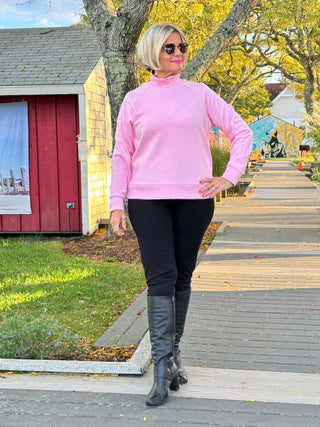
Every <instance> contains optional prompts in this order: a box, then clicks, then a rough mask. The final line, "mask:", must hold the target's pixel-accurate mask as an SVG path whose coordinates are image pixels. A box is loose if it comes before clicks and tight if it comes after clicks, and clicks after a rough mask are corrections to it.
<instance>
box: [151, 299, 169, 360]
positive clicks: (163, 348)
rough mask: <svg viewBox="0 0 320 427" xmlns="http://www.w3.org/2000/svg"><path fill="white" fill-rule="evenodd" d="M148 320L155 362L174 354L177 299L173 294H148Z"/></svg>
mask: <svg viewBox="0 0 320 427" xmlns="http://www.w3.org/2000/svg"><path fill="white" fill-rule="evenodd" d="M147 303H148V321H149V332H150V343H151V354H152V358H153V361H154V363H157V362H158V361H159V360H160V359H161V358H163V357H165V356H172V355H173V347H174V339H175V301H174V297H172V296H148V297H147Z"/></svg>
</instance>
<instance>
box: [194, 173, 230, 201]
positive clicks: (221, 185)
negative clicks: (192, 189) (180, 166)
mask: <svg viewBox="0 0 320 427" xmlns="http://www.w3.org/2000/svg"><path fill="white" fill-rule="evenodd" d="M200 184H205V185H204V186H203V187H202V188H201V190H200V194H202V197H204V198H205V197H208V198H209V199H212V198H213V197H214V196H216V195H217V194H218V193H220V191H223V190H227V189H228V188H231V187H232V186H233V184H232V182H230V181H228V180H227V179H225V178H223V177H222V176H214V177H212V178H204V179H202V180H201V181H200Z"/></svg>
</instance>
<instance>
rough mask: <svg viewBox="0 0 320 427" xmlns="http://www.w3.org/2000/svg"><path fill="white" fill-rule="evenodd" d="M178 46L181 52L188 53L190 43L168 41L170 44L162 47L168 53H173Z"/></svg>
mask: <svg viewBox="0 0 320 427" xmlns="http://www.w3.org/2000/svg"><path fill="white" fill-rule="evenodd" d="M176 46H177V48H178V49H179V50H180V52H181V53H186V51H187V50H188V46H189V45H188V43H179V44H174V43H168V44H165V45H164V46H162V48H163V49H164V50H165V51H166V53H167V54H168V55H172V54H173V53H174V51H175V48H176Z"/></svg>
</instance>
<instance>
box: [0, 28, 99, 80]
mask: <svg viewBox="0 0 320 427" xmlns="http://www.w3.org/2000/svg"><path fill="white" fill-rule="evenodd" d="M100 57H101V51H100V47H99V43H98V41H97V39H96V38H95V35H94V32H93V31H92V29H91V28H89V27H84V26H76V27H54V28H23V29H21V28H19V29H18V28H17V29H0V86H16V85H17V86H21V85H22V86H23V85H66V84H67V85H70V84H83V83H85V82H86V80H87V78H88V76H89V75H90V73H91V72H92V70H93V69H94V67H95V66H96V64H97V62H98V60H99V58H100Z"/></svg>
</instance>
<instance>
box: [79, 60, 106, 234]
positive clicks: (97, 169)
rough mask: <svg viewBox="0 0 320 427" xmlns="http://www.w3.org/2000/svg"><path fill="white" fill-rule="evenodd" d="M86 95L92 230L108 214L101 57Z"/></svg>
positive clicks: (85, 88)
mask: <svg viewBox="0 0 320 427" xmlns="http://www.w3.org/2000/svg"><path fill="white" fill-rule="evenodd" d="M84 91H85V96H86V131H87V173H88V216H89V218H88V224H89V233H92V232H93V231H94V230H95V229H96V228H97V227H98V226H99V224H100V221H101V220H102V219H107V218H109V198H108V192H109V184H110V176H111V159H110V157H109V153H111V152H112V136H111V120H110V110H109V108H110V107H109V100H108V96H107V88H106V78H105V70H104V65H103V61H102V59H101V60H100V61H99V62H98V64H97V66H96V67H95V69H94V70H93V72H92V73H91V74H90V76H89V78H88V80H87V82H86V84H85V85H84Z"/></svg>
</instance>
